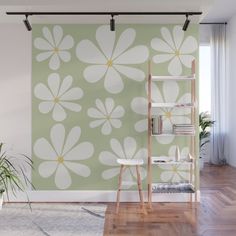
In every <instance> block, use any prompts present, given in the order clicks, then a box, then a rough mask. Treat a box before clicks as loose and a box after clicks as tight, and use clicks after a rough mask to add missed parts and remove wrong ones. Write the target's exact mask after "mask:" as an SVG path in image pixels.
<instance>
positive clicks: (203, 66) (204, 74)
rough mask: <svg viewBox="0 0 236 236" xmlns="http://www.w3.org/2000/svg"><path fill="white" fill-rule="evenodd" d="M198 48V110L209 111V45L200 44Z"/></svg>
mask: <svg viewBox="0 0 236 236" xmlns="http://www.w3.org/2000/svg"><path fill="white" fill-rule="evenodd" d="M199 50H200V51H199V54H200V55H199V112H205V111H208V112H209V113H211V49H210V45H201V46H200V49H199Z"/></svg>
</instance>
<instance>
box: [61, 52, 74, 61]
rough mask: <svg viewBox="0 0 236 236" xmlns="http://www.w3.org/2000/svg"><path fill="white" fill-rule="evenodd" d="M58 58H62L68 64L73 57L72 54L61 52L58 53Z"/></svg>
mask: <svg viewBox="0 0 236 236" xmlns="http://www.w3.org/2000/svg"><path fill="white" fill-rule="evenodd" d="M58 56H59V58H60V59H61V60H62V61H64V62H68V61H70V59H71V55H70V53H69V52H67V51H59V52H58Z"/></svg>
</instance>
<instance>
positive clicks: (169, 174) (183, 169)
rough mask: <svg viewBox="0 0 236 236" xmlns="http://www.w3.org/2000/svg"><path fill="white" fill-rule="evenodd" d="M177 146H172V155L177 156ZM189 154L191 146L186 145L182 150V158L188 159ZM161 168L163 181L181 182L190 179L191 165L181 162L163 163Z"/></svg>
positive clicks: (169, 153)
mask: <svg viewBox="0 0 236 236" xmlns="http://www.w3.org/2000/svg"><path fill="white" fill-rule="evenodd" d="M175 150H176V146H171V147H170V149H169V152H168V155H169V156H170V157H172V158H173V157H174V156H175ZM188 154H189V148H188V147H184V148H183V149H181V151H180V156H181V159H186V158H187V156H188ZM159 168H160V169H161V170H162V172H161V176H160V178H161V181H162V182H180V181H186V180H189V177H190V176H189V165H188V164H185V163H180V164H173V165H170V164H167V165H161V166H159Z"/></svg>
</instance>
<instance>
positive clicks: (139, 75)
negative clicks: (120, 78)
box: [114, 65, 145, 81]
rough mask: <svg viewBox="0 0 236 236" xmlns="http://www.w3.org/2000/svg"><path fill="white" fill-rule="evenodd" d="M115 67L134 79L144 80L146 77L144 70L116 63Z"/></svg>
mask: <svg viewBox="0 0 236 236" xmlns="http://www.w3.org/2000/svg"><path fill="white" fill-rule="evenodd" d="M114 68H115V69H116V70H118V71H119V72H120V73H121V74H123V75H125V76H126V77H128V78H130V79H132V80H135V81H143V80H144V79H145V74H144V72H143V71H142V70H139V69H136V68H133V67H129V66H122V65H114Z"/></svg>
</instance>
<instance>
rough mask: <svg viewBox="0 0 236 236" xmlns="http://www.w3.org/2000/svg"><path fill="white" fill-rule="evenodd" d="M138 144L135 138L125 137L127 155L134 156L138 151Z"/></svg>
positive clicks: (129, 157)
mask: <svg viewBox="0 0 236 236" xmlns="http://www.w3.org/2000/svg"><path fill="white" fill-rule="evenodd" d="M136 148H137V144H136V141H135V139H134V138H132V137H126V138H125V139H124V150H125V157H126V158H128V159H131V158H133V157H134V153H135V151H136Z"/></svg>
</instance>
